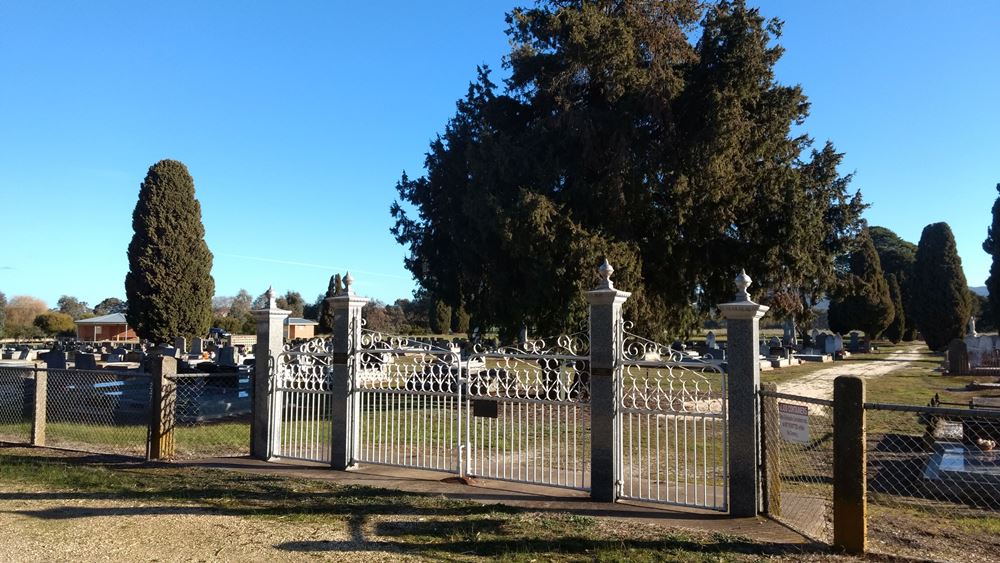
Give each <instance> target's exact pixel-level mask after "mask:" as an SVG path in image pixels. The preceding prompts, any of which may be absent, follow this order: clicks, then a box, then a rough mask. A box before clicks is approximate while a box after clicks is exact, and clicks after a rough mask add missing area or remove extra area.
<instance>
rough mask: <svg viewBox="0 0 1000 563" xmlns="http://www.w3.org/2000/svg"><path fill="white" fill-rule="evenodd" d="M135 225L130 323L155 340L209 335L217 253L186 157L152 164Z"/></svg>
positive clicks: (127, 287) (127, 288)
mask: <svg viewBox="0 0 1000 563" xmlns="http://www.w3.org/2000/svg"><path fill="white" fill-rule="evenodd" d="M132 228H133V230H134V231H135V234H133V235H132V242H130V243H129V245H128V263H129V272H128V274H127V275H126V276H125V293H126V296H127V299H128V312H127V313H126V315H127V318H128V322H129V324H130V325H131V326H132V327H134V328H135V330H136V333H137V334H138V335H139V336H140V337H142V338H145V339H147V340H151V341H153V342H173V339H174V338H175V337H177V336H184V337H187V338H193V337H197V336H204V335H205V334H206V333H207V332H208V328H209V327H210V326H211V323H212V296H213V295H214V294H215V280H213V279H212V253H211V252H210V251H209V250H208V245H207V244H205V227H204V226H203V225H202V223H201V204H200V203H199V202H198V200H197V199H195V193H194V180H193V179H192V178H191V174H189V173H188V169H187V167H186V166H184V164H183V163H181V162H178V161H176V160H161V161H160V162H157V163H156V164H154V165H153V166H151V167H150V168H149V172H148V173H147V174H146V179H145V180H143V182H142V185H141V186H140V188H139V201H138V203H136V206H135V211H133V213H132Z"/></svg>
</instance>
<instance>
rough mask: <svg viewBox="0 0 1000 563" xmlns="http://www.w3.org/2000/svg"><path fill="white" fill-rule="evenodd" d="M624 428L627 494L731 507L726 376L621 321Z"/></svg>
mask: <svg viewBox="0 0 1000 563" xmlns="http://www.w3.org/2000/svg"><path fill="white" fill-rule="evenodd" d="M622 324H623V326H622V330H620V331H619V334H620V335H621V336H620V338H621V366H622V367H621V379H620V386H621V387H620V389H621V391H620V401H621V402H620V416H619V432H620V437H621V444H622V456H621V463H622V471H621V475H622V485H621V491H620V494H621V496H622V497H623V498H631V499H636V500H643V501H652V502H660V503H666V504H676V505H683V506H694V507H699V508H707V509H714V510H722V511H724V510H726V509H727V507H728V498H729V489H728V487H729V479H728V455H727V451H728V448H727V420H726V416H727V408H726V407H727V390H726V374H725V372H724V371H723V369H722V366H721V362H718V361H715V360H712V359H708V360H703V359H697V358H693V357H691V356H690V355H687V354H684V353H682V352H681V351H679V350H675V349H673V348H671V347H670V346H666V345H663V344H659V343H657V342H653V341H651V340H648V339H645V338H643V337H641V336H638V335H635V334H632V333H630V332H628V331H627V330H626V329H627V328H630V327H629V324H628V323H622Z"/></svg>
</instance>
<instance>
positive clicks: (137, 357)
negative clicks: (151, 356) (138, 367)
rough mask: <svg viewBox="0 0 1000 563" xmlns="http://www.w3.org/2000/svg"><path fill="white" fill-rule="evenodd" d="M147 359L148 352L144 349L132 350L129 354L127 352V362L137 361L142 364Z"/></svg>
mask: <svg viewBox="0 0 1000 563" xmlns="http://www.w3.org/2000/svg"><path fill="white" fill-rule="evenodd" d="M145 359H146V353H145V352H143V351H142V350H132V351H131V352H129V353H128V354H125V361H126V362H136V363H140V364H141V363H142V362H143V360H145Z"/></svg>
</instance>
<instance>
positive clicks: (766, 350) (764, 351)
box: [758, 342, 771, 358]
mask: <svg viewBox="0 0 1000 563" xmlns="http://www.w3.org/2000/svg"><path fill="white" fill-rule="evenodd" d="M758 353H759V354H760V355H761V356H764V357H765V358H766V357H767V356H770V355H771V347H770V346H768V344H767V342H761V343H760V349H759V350H758Z"/></svg>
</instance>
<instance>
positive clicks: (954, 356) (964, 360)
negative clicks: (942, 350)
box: [948, 338, 972, 375]
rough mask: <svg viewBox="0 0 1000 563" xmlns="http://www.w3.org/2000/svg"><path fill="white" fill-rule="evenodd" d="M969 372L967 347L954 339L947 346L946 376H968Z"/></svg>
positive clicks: (962, 341) (962, 342)
mask: <svg viewBox="0 0 1000 563" xmlns="http://www.w3.org/2000/svg"><path fill="white" fill-rule="evenodd" d="M970 371H972V370H971V369H970V368H969V347H968V346H967V345H966V344H965V341H964V340H960V339H958V338H956V339H954V340H952V341H951V344H948V375H968V373H969V372H970Z"/></svg>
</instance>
